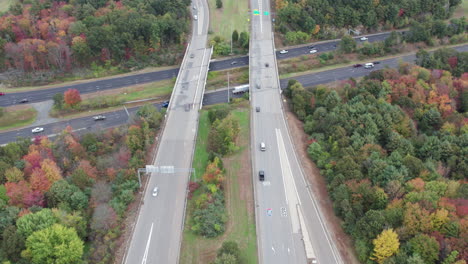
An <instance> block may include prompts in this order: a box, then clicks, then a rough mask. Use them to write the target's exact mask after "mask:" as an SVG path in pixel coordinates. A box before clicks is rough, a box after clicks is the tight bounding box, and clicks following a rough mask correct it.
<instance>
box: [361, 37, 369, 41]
mask: <svg viewBox="0 0 468 264" xmlns="http://www.w3.org/2000/svg"><path fill="white" fill-rule="evenodd" d="M360 40H361V41H366V40H368V38H367V37H361V38H360Z"/></svg>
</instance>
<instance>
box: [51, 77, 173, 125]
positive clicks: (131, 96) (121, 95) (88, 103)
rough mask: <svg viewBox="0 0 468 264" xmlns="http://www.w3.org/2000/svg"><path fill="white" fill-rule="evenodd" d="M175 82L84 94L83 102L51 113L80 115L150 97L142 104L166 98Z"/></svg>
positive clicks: (110, 108) (165, 81)
mask: <svg viewBox="0 0 468 264" xmlns="http://www.w3.org/2000/svg"><path fill="white" fill-rule="evenodd" d="M174 82H175V81H174V80H164V81H158V82H153V83H147V84H140V85H134V86H129V87H125V88H118V89H111V90H104V91H101V92H96V93H90V94H84V95H82V96H81V98H82V101H81V103H80V104H79V105H78V106H76V107H75V108H69V107H65V108H63V109H62V110H57V109H53V110H52V111H51V113H50V115H51V116H53V117H68V118H70V117H78V116H81V115H83V114H88V113H92V112H98V111H100V112H102V111H110V110H113V109H115V108H116V107H121V106H122V105H124V103H128V102H134V101H138V100H144V99H148V101H144V102H141V103H140V104H144V103H146V102H149V101H162V100H166V99H168V98H169V96H170V95H171V93H172V90H173V88H174ZM135 105H138V103H134V104H132V106H135Z"/></svg>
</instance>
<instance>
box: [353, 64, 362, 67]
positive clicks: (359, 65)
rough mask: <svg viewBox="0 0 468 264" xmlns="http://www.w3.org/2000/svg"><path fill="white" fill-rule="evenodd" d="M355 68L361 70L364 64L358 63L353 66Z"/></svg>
mask: <svg viewBox="0 0 468 264" xmlns="http://www.w3.org/2000/svg"><path fill="white" fill-rule="evenodd" d="M353 67H354V68H359V67H362V64H359V63H356V64H354V65H353Z"/></svg>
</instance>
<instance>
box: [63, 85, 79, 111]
mask: <svg viewBox="0 0 468 264" xmlns="http://www.w3.org/2000/svg"><path fill="white" fill-rule="evenodd" d="M63 100H64V101H65V103H66V104H67V105H69V106H70V107H74V106H76V105H77V104H79V103H80V102H81V96H80V92H79V91H78V90H77V89H68V90H67V91H66V92H65V93H64V94H63Z"/></svg>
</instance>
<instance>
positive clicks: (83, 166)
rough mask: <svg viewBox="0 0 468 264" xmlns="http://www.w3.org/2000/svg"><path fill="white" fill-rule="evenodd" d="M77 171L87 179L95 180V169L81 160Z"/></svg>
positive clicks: (96, 172) (87, 162)
mask: <svg viewBox="0 0 468 264" xmlns="http://www.w3.org/2000/svg"><path fill="white" fill-rule="evenodd" d="M77 169H82V170H83V171H84V172H85V173H86V175H88V177H89V178H93V179H95V180H96V178H97V174H98V171H97V169H96V168H95V167H93V166H92V165H91V163H89V161H87V160H81V161H80V165H78V168H77Z"/></svg>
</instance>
